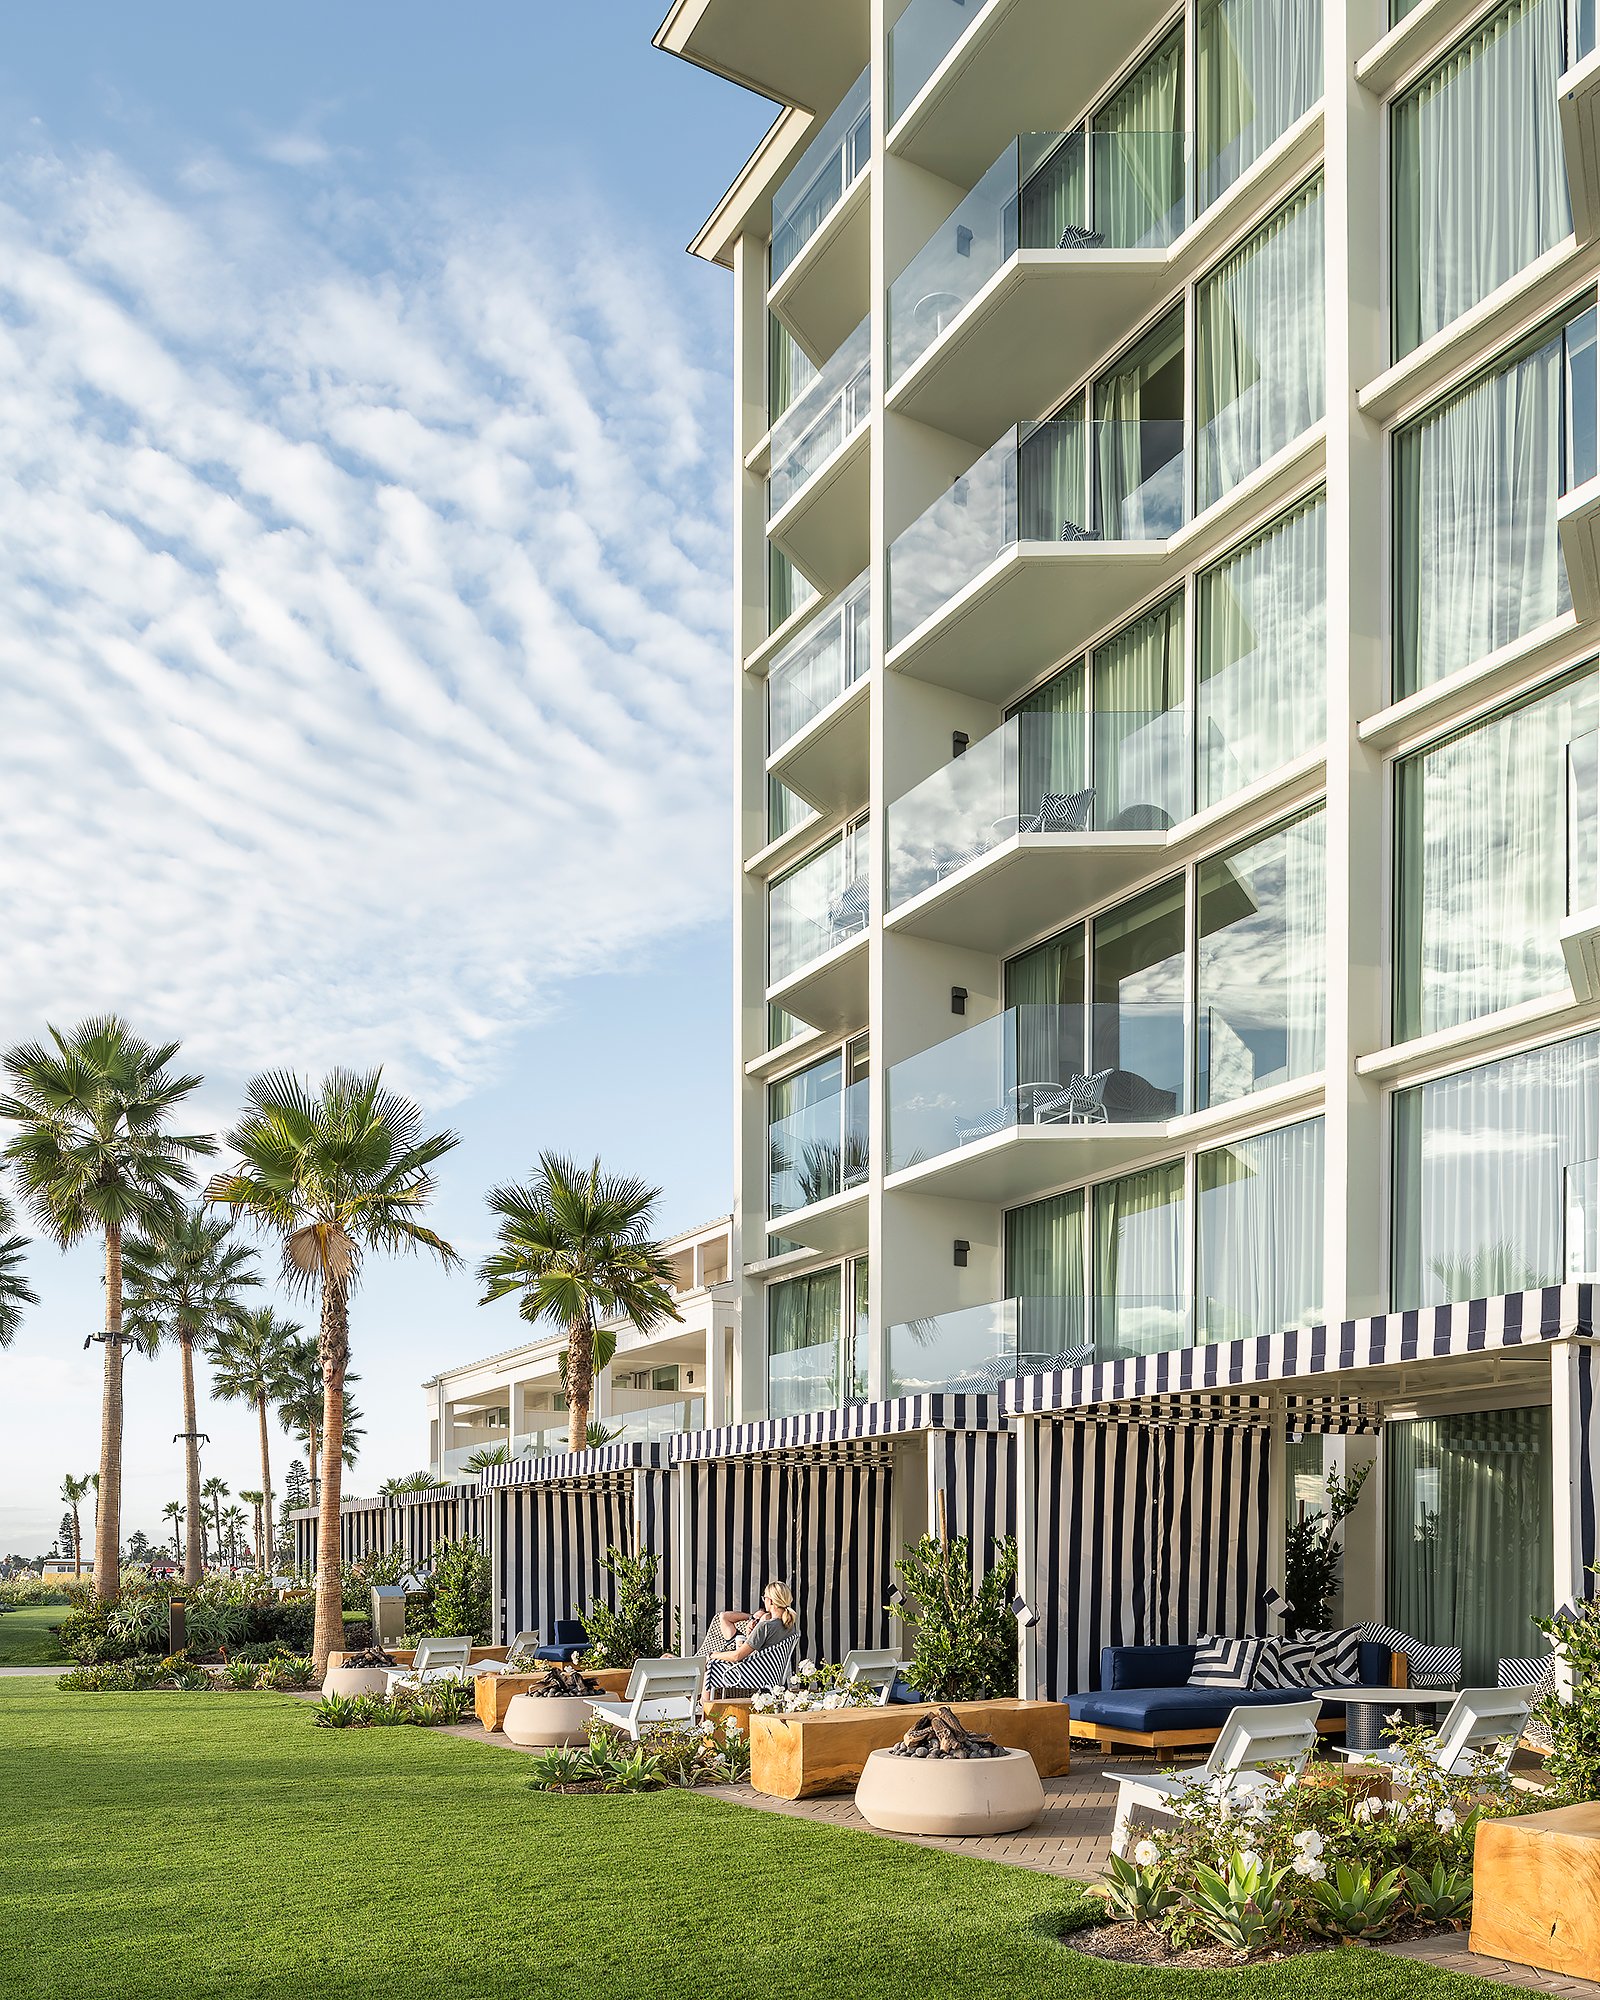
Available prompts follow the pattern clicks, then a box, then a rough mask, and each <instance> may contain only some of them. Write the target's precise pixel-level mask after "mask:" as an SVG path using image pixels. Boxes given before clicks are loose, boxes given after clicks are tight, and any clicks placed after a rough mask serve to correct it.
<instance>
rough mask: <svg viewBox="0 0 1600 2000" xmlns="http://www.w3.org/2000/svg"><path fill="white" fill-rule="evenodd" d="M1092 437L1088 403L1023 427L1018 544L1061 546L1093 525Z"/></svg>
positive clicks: (1077, 403)
mask: <svg viewBox="0 0 1600 2000" xmlns="http://www.w3.org/2000/svg"><path fill="white" fill-rule="evenodd" d="M1088 477H1089V475H1088V457H1087V438H1086V435H1085V432H1084V427H1083V404H1082V401H1081V399H1080V400H1078V401H1075V402H1074V403H1073V404H1072V405H1071V406H1070V407H1069V408H1068V409H1067V410H1066V411H1065V412H1064V413H1063V414H1062V415H1061V416H1058V417H1051V418H1050V419H1049V420H1048V421H1047V422H1045V423H1041V424H1034V425H1032V426H1031V427H1030V426H1029V425H1026V424H1024V425H1023V426H1022V427H1021V430H1020V431H1019V433H1018V444H1017V540H1018V541H1019V542H1059V541H1061V540H1062V539H1064V538H1065V539H1068V540H1070V539H1072V537H1071V536H1070V535H1066V533H1065V531H1066V530H1067V529H1069V528H1075V529H1079V530H1082V531H1084V532H1085V533H1086V532H1087V530H1088V526H1089V484H1088Z"/></svg>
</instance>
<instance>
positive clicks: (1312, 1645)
mask: <svg viewBox="0 0 1600 2000" xmlns="http://www.w3.org/2000/svg"><path fill="white" fill-rule="evenodd" d="M1289 1644H1290V1645H1291V1646H1293V1647H1301V1646H1304V1647H1306V1648H1308V1649H1309V1650H1308V1652H1307V1654H1306V1656H1305V1658H1304V1670H1303V1672H1302V1673H1301V1675H1300V1678H1299V1679H1298V1680H1297V1681H1295V1682H1294V1683H1293V1685H1294V1686H1296V1687H1328V1688H1331V1687H1354V1686H1355V1685H1356V1683H1357V1682H1358V1681H1359V1680H1360V1679H1361V1628H1360V1626H1359V1625H1349V1626H1345V1627H1344V1628H1343V1629H1341V1630H1340V1631H1337V1632H1306V1633H1304V1634H1302V1636H1301V1637H1300V1638H1299V1639H1298V1640H1291V1641H1290V1642H1289ZM1295 1665H1296V1667H1300V1666H1301V1661H1300V1660H1299V1659H1298V1658H1297V1659H1296V1661H1295Z"/></svg>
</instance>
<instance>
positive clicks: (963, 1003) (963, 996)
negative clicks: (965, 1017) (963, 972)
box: [950, 986, 967, 1014]
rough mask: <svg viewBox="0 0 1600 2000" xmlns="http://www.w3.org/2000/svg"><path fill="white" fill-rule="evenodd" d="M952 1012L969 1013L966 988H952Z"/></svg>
mask: <svg viewBox="0 0 1600 2000" xmlns="http://www.w3.org/2000/svg"><path fill="white" fill-rule="evenodd" d="M950 1011H951V1013H952V1014H964V1013H965V1012H966V1011H967V989H966V988H965V987H964V986H952V987H951V989H950Z"/></svg>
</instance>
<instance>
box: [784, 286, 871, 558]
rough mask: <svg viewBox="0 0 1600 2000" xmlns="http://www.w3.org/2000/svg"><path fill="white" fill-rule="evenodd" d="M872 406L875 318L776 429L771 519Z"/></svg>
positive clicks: (851, 433) (832, 359) (847, 344)
mask: <svg viewBox="0 0 1600 2000" xmlns="http://www.w3.org/2000/svg"><path fill="white" fill-rule="evenodd" d="M871 406H872V316H871V314H870V313H869V314H868V316H867V317H866V318H865V319H864V320H862V322H861V324H860V325H859V326H858V327H857V328H856V330H855V332H854V333H852V334H851V335H850V337H849V339H848V340H846V341H845V342H844V343H843V344H842V345H841V346H839V347H837V348H836V349H835V350H834V352H833V354H832V355H831V356H830V357H829V359H828V360H827V362H826V363H825V364H824V365H823V367H822V368H820V369H819V370H818V372H817V375H816V378H815V380H814V381H812V382H811V383H809V384H808V385H807V387H806V389H805V390H804V392H803V393H802V394H801V395H799V396H797V397H796V398H795V400H794V401H793V402H792V403H791V404H790V405H789V407H788V409H786V410H785V411H784V413H783V415H782V416H781V417H780V418H779V419H778V421H777V422H776V423H775V424H774V425H773V427H772V473H771V476H770V478H769V479H768V481H767V517H768V519H769V520H770V519H771V518H772V516H773V515H775V514H780V513H782V511H783V509H784V508H785V507H787V506H788V504H789V502H790V501H791V500H792V499H793V498H794V496H795V495H796V494H797V493H798V492H799V491H800V489H801V487H802V486H804V485H805V484H806V482H807V481H808V480H809V479H810V478H811V477H812V475H813V474H814V473H816V472H818V471H820V470H821V468H822V467H823V466H824V465H826V464H827V462H828V460H829V459H830V458H832V456H833V455H834V453H835V452H836V451H837V450H838V449H839V447H840V446H841V445H842V444H843V443H844V442H845V440H846V439H847V438H850V437H853V436H854V435H855V433H856V432H857V431H858V430H859V429H860V428H861V426H862V424H863V423H865V421H866V418H867V413H868V411H869V410H870V408H871Z"/></svg>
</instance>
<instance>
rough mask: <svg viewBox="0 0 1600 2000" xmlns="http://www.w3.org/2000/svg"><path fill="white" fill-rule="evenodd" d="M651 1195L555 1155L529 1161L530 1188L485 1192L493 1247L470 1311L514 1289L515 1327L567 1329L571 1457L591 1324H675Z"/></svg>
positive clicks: (592, 1360)
mask: <svg viewBox="0 0 1600 2000" xmlns="http://www.w3.org/2000/svg"><path fill="white" fill-rule="evenodd" d="M660 1197H661V1190H660V1188H653V1187H649V1186H647V1185H646V1183H645V1182H643V1181H641V1180H635V1179H632V1178H630V1177H627V1176H623V1175H616V1174H603V1173H602V1172H601V1171H600V1162H599V1161H598V1160H595V1161H594V1162H593V1164H592V1165H591V1166H590V1167H589V1168H588V1170H587V1171H584V1170H582V1169H580V1168H579V1167H577V1166H575V1165H574V1163H573V1162H572V1161H571V1160H566V1159H563V1158H561V1156H560V1155H559V1154H556V1153H541V1154H540V1155H539V1171H538V1173H537V1175H536V1176H535V1177H534V1180H533V1183H532V1185H531V1186H528V1187H519V1186H505V1187H497V1188H493V1189H491V1191H490V1194H489V1207H490V1208H491V1210H492V1211H493V1212H494V1213H495V1214H496V1215H498V1216H499V1217H500V1227H499V1232H498V1234H499V1238H500V1248H499V1249H498V1250H496V1251H495V1252H493V1253H492V1255H490V1256H488V1257H485V1258H484V1260H483V1262H482V1263H481V1264H480V1265H479V1266H478V1277H479V1279H480V1281H481V1282H482V1284H483V1286H484V1294H483V1297H482V1299H480V1300H479V1304H480V1305H487V1304H488V1303H489V1301H490V1300H491V1299H500V1298H504V1297H505V1296H506V1294H507V1293H508V1292H520V1293H521V1295H522V1298H521V1304H520V1305H519V1307H518V1311H519V1312H520V1313H521V1314H522V1317H523V1318H524V1319H525V1320H528V1321H530V1322H531V1323H533V1324H535V1325H537V1324H538V1322H539V1321H540V1320H555V1321H556V1322H558V1323H559V1324H560V1325H562V1326H564V1327H565V1328H566V1329H567V1364H566V1369H565V1377H566V1385H567V1419H568V1431H567V1441H568V1446H569V1448H570V1449H571V1450H573V1451H582V1450H583V1448H584V1443H585V1440H586V1438H587V1435H588V1429H589V1404H590V1401H591V1399H592V1397H593V1393H594V1376H595V1367H596V1353H595V1340H596V1333H597V1331H598V1330H599V1327H600V1322H601V1321H602V1320H607V1319H625V1320H627V1321H628V1322H629V1324H630V1325H632V1326H633V1327H635V1328H636V1329H637V1330H638V1331H639V1332H640V1333H648V1332H649V1331H650V1329H651V1328H652V1327H653V1326H658V1325H659V1324H660V1323H661V1321H662V1320H664V1319H681V1318H682V1314H681V1313H680V1312H679V1311H678V1309H677V1307H676V1306H675V1305H674V1304H673V1302H672V1264H671V1261H670V1259H669V1258H668V1256H667V1254H666V1252H665V1251H664V1250H663V1249H662V1247H661V1245H660V1244H659V1243H657V1242H656V1241H655V1240H654V1238H653V1237H652V1236H651V1233H650V1230H651V1225H652V1223H653V1222H654V1220H655V1205H656V1203H657V1201H658V1200H659V1199H660ZM600 1365H602V1366H603V1365H604V1363H603V1362H602V1363H601V1364H600Z"/></svg>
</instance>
